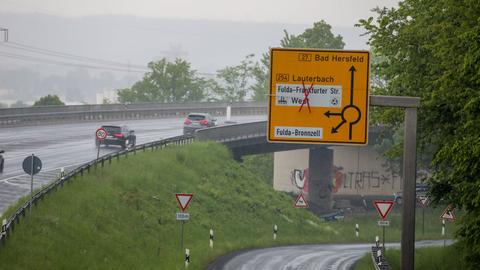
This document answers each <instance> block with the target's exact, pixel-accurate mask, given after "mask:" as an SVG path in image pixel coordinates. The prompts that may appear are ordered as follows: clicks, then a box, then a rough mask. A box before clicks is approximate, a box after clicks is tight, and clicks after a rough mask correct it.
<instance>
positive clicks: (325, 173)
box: [195, 96, 419, 213]
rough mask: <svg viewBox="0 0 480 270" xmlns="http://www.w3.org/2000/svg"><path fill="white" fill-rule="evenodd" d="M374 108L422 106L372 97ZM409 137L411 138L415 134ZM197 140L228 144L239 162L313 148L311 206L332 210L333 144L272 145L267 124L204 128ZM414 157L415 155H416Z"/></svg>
mask: <svg viewBox="0 0 480 270" xmlns="http://www.w3.org/2000/svg"><path fill="white" fill-rule="evenodd" d="M370 105H373V106H385V107H402V108H413V109H414V110H416V107H418V105H419V99H418V98H409V97H389V96H370ZM407 111H409V110H407ZM415 112H416V111H415ZM415 117H416V115H415ZM408 125H411V124H408ZM379 129H380V128H379V127H370V128H369V133H368V137H369V139H368V141H369V143H370V144H371V143H372V142H374V141H375V139H376V137H377V134H378V133H379V132H378V131H379ZM406 134H407V133H406ZM408 134H409V136H411V134H412V132H410V133H408ZM413 134H414V133H413ZM195 137H196V139H198V140H200V141H201V140H212V141H215V142H218V143H222V144H224V145H226V146H227V147H228V148H229V149H230V150H231V151H232V153H233V156H234V158H235V159H237V160H241V158H242V156H244V155H251V154H260V153H269V152H279V151H287V150H295V149H309V155H308V168H309V176H308V178H309V180H308V181H309V186H308V188H309V192H308V193H309V200H310V205H311V206H312V207H311V208H312V210H313V211H315V212H318V213H325V212H329V211H330V210H331V207H332V192H331V184H332V179H333V172H332V168H333V167H334V164H333V150H332V149H329V145H317V144H296V143H270V142H268V141H267V139H266V138H267V121H261V122H254V123H246V124H239V125H227V126H219V127H213V128H208V129H202V130H198V131H197V132H196V134H195ZM407 143H408V141H407ZM412 156H415V155H414V153H413V154H412ZM413 186H414V184H413Z"/></svg>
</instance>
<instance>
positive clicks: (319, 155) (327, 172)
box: [308, 146, 333, 214]
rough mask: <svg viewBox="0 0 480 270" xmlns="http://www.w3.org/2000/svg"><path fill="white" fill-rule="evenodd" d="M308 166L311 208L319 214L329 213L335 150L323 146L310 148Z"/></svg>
mask: <svg viewBox="0 0 480 270" xmlns="http://www.w3.org/2000/svg"><path fill="white" fill-rule="evenodd" d="M308 167H309V179H308V198H309V199H308V201H309V204H310V210H311V211H313V212H314V213H317V214H324V213H328V212H329V211H330V210H331V209H332V177H333V176H332V168H333V150H332V149H328V148H326V147H323V146H322V147H313V148H310V155H309V160H308Z"/></svg>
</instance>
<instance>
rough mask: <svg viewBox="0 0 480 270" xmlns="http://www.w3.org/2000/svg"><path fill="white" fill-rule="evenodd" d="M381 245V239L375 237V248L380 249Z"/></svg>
mask: <svg viewBox="0 0 480 270" xmlns="http://www.w3.org/2000/svg"><path fill="white" fill-rule="evenodd" d="M379 245H380V238H379V237H378V235H377V236H375V246H376V247H377V248H378V246H379Z"/></svg>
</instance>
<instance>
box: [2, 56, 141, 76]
mask: <svg viewBox="0 0 480 270" xmlns="http://www.w3.org/2000/svg"><path fill="white" fill-rule="evenodd" d="M0 56H1V57H7V58H12V59H18V60H24V61H30V62H40V63H48V64H54V65H62V66H71V67H82V68H90V69H100V70H110V71H122V72H135V73H145V71H143V70H135V69H123V68H114V67H102V66H93V65H87V64H80V63H72V62H63V61H57V60H51V59H45V58H38V57H32V56H27V55H21V54H14V53H7V52H0Z"/></svg>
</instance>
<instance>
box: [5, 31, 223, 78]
mask: <svg viewBox="0 0 480 270" xmlns="http://www.w3.org/2000/svg"><path fill="white" fill-rule="evenodd" d="M0 31H3V32H4V43H0V44H1V45H3V46H5V47H7V48H10V49H14V50H22V51H25V52H29V53H36V54H41V55H46V56H51V57H58V58H65V59H68V60H72V61H78V62H85V63H86V64H84V63H72V62H64V61H58V60H51V59H45V58H37V57H33V56H29V55H21V54H14V53H8V52H1V51H0V53H3V54H2V55H1V56H3V57H8V58H12V59H19V60H24V61H33V62H43V63H50V64H56V65H64V66H74V67H84V68H92V69H103V70H113V71H122V72H123V71H125V72H129V71H131V72H137V73H146V72H149V71H150V70H149V69H148V68H147V67H146V66H142V65H135V64H133V65H132V64H125V63H120V62H116V61H110V60H104V59H99V58H93V57H86V56H80V55H75V54H71V53H65V52H60V51H55V50H50V49H44V48H40V47H35V46H31V45H27V44H23V43H19V42H13V41H8V29H6V28H2V27H0ZM92 63H93V64H94V65H93V64H92ZM99 65H100V66H99ZM106 66H108V67H106ZM196 73H197V74H198V75H200V76H205V77H214V76H216V74H215V73H207V72H196Z"/></svg>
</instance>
